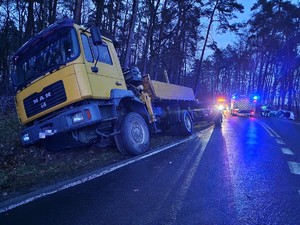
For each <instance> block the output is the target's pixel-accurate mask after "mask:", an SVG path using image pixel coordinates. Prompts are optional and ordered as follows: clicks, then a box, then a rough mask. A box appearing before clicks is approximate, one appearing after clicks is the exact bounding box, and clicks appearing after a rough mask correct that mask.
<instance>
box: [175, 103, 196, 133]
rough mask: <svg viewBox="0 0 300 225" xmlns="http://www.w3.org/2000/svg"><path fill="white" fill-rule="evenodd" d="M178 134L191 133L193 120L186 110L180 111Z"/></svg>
mask: <svg viewBox="0 0 300 225" xmlns="http://www.w3.org/2000/svg"><path fill="white" fill-rule="evenodd" d="M178 132H179V135H182V136H188V135H191V134H192V133H193V120H192V117H191V115H190V114H189V112H188V111H187V110H185V109H184V110H182V111H181V112H180V122H179V123H178Z"/></svg>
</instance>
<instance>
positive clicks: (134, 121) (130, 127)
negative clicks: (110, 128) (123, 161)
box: [115, 112, 150, 155]
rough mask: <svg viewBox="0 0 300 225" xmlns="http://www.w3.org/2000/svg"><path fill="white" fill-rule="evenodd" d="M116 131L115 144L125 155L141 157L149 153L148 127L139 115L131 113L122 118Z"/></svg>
mask: <svg viewBox="0 0 300 225" xmlns="http://www.w3.org/2000/svg"><path fill="white" fill-rule="evenodd" d="M115 131H119V132H120V133H119V134H117V135H115V143H116V145H117V148H118V150H119V151H120V152H121V153H122V154H124V155H140V154H142V153H144V152H146V151H147V149H148V146H149V142H150V135H149V130H148V126H147V124H146V122H145V120H144V119H143V117H141V116H140V115H139V114H138V113H135V112H131V113H128V114H127V115H125V116H123V117H122V118H120V119H119V120H118V121H117V123H116V125H115Z"/></svg>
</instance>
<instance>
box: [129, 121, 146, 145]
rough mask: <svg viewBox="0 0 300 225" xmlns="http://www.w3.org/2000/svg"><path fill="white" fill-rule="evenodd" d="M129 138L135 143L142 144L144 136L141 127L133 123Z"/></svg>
mask: <svg viewBox="0 0 300 225" xmlns="http://www.w3.org/2000/svg"><path fill="white" fill-rule="evenodd" d="M131 136H132V138H133V140H134V141H136V142H137V143H143V142H144V139H145V134H144V130H143V128H142V126H141V125H140V124H138V123H133V124H132V128H131Z"/></svg>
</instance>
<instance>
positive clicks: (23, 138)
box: [22, 133, 30, 142]
mask: <svg viewBox="0 0 300 225" xmlns="http://www.w3.org/2000/svg"><path fill="white" fill-rule="evenodd" d="M22 140H23V142H27V141H29V140H30V138H29V134H27V133H26V134H23V135H22Z"/></svg>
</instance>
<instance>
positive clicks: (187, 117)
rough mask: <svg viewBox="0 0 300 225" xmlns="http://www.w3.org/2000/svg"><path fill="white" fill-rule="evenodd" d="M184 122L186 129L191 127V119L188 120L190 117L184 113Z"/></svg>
mask: <svg viewBox="0 0 300 225" xmlns="http://www.w3.org/2000/svg"><path fill="white" fill-rule="evenodd" d="M184 124H185V125H186V128H187V129H188V130H191V129H192V122H191V120H190V118H189V116H188V115H185V117H184Z"/></svg>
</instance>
